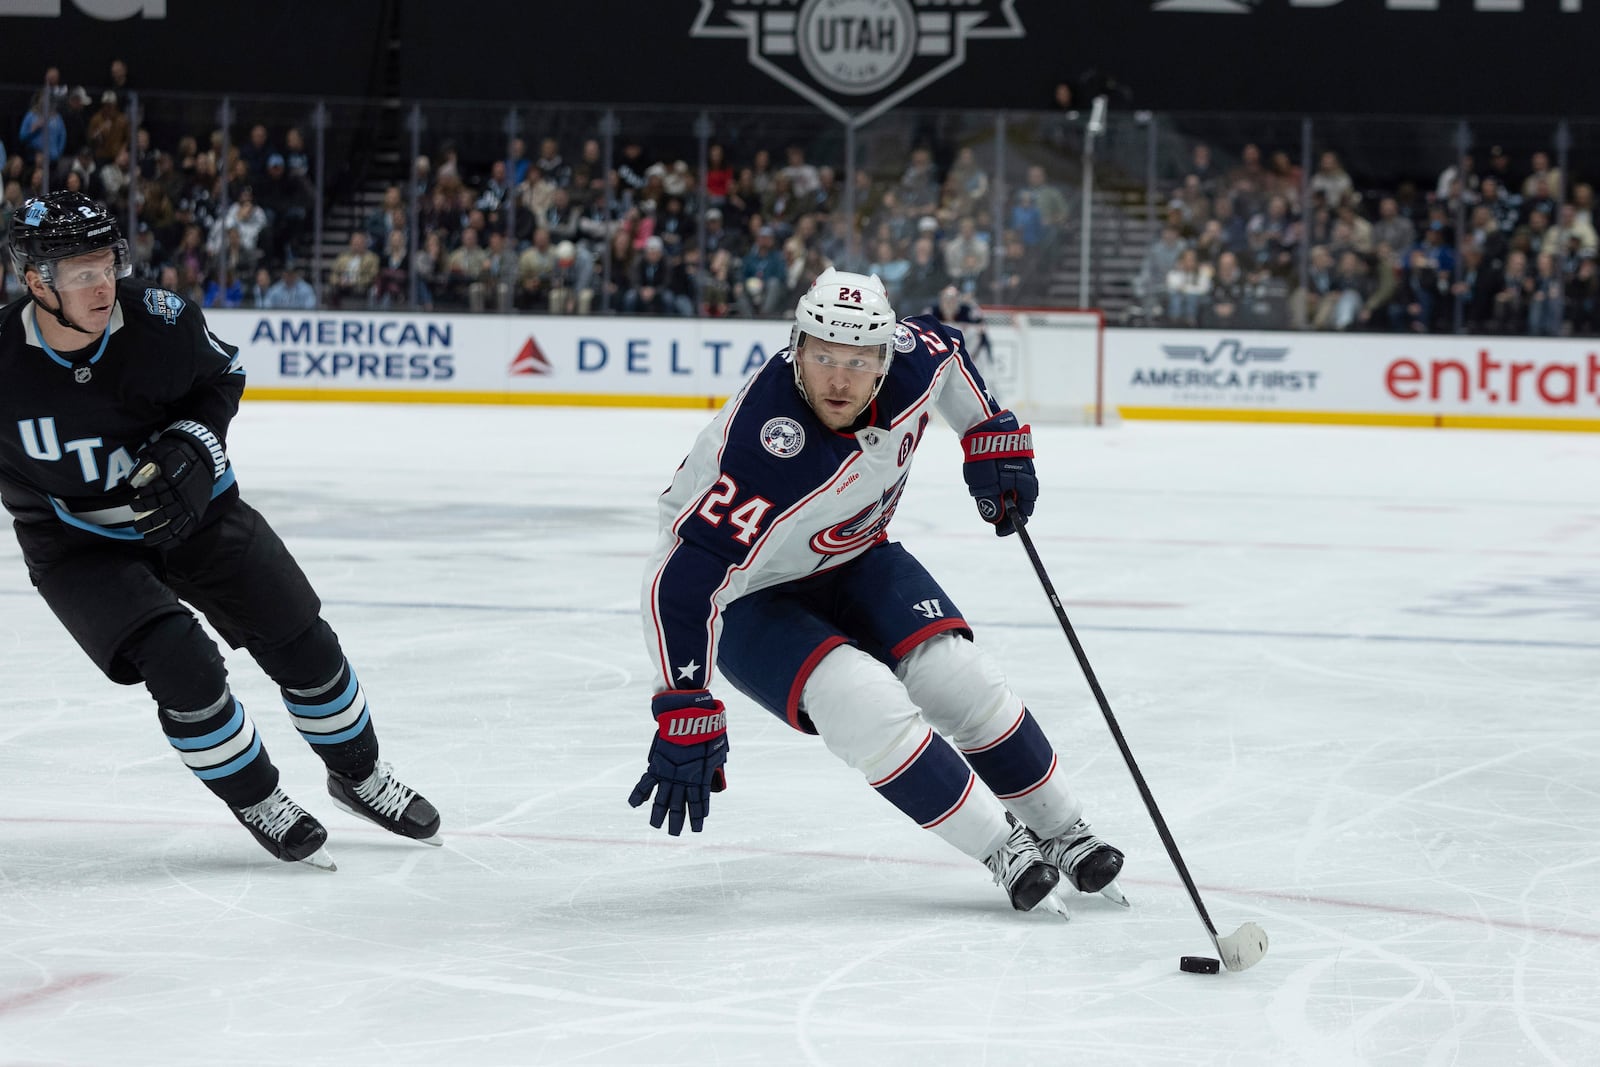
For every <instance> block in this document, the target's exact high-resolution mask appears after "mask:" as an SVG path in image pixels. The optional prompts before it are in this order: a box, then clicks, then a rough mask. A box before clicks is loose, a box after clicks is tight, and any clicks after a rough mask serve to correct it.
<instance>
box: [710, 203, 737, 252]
mask: <svg viewBox="0 0 1600 1067" xmlns="http://www.w3.org/2000/svg"><path fill="white" fill-rule="evenodd" d="M704 230H705V235H704V238H703V239H704V241H705V246H706V254H707V255H711V254H712V253H714V252H719V251H724V250H725V251H727V252H728V254H729V255H730V256H738V255H742V254H743V252H744V249H743V248H742V247H741V244H740V241H739V240H738V235H737V234H734V233H732V232H731V231H729V230H728V229H727V228H726V227H725V226H723V224H722V209H721V208H715V207H711V208H706V217H705V227H704Z"/></svg>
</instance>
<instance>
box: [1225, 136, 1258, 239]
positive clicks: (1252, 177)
mask: <svg viewBox="0 0 1600 1067" xmlns="http://www.w3.org/2000/svg"><path fill="white" fill-rule="evenodd" d="M1268 184H1269V175H1268V174H1267V168H1266V167H1265V166H1264V165H1263V164H1262V162H1261V148H1260V146H1259V145H1255V144H1247V145H1245V146H1244V148H1242V149H1241V150H1240V151H1239V165H1238V166H1236V167H1234V168H1233V169H1232V170H1230V171H1228V173H1227V175H1226V176H1225V177H1224V178H1223V183H1222V189H1221V190H1220V192H1219V195H1220V196H1226V197H1227V198H1228V200H1229V201H1230V202H1231V205H1232V207H1233V210H1234V214H1235V215H1237V216H1238V218H1239V219H1240V220H1241V221H1243V220H1246V219H1249V218H1251V217H1252V216H1254V215H1255V214H1256V212H1258V211H1260V210H1262V208H1264V207H1265V206H1266V203H1267V185H1268Z"/></svg>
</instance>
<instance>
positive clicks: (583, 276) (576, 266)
mask: <svg viewBox="0 0 1600 1067" xmlns="http://www.w3.org/2000/svg"><path fill="white" fill-rule="evenodd" d="M593 279H594V260H593V257H592V256H591V255H590V253H589V251H588V249H586V248H584V247H583V246H582V245H580V244H578V243H577V242H574V241H561V242H559V243H558V244H557V245H556V261H555V266H554V267H553V268H552V269H551V271H550V276H549V279H548V281H547V283H546V284H547V286H548V289H549V294H550V313H551V314H552V315H587V314H589V311H590V308H591V306H592V305H593V303H594V280H593Z"/></svg>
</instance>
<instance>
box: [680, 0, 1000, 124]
mask: <svg viewBox="0 0 1600 1067" xmlns="http://www.w3.org/2000/svg"><path fill="white" fill-rule="evenodd" d="M1015 5H1016V0H960V2H959V3H953V2H952V0H762V2H761V3H751V2H750V0H700V17H699V18H697V19H696V20H695V23H694V26H693V27H692V28H691V29H690V30H689V36H691V37H742V38H744V39H745V41H746V43H747V46H748V56H747V58H748V59H749V61H750V63H751V64H752V65H753V66H755V67H756V68H757V69H758V70H761V71H763V72H765V73H766V74H768V75H769V76H771V77H772V78H774V79H776V80H777V81H779V82H781V83H783V84H784V85H785V86H787V87H789V88H790V89H792V90H794V91H795V92H797V93H799V94H800V95H801V96H803V97H805V98H806V99H807V100H809V101H811V102H812V103H813V104H815V105H816V106H817V107H819V108H821V109H822V110H823V111H824V112H825V113H826V114H828V115H830V116H832V117H833V118H835V119H837V120H838V121H839V122H842V123H845V124H846V125H849V126H861V125H864V124H866V123H868V122H871V121H872V120H873V119H874V118H876V117H878V116H879V115H881V114H883V113H884V112H885V111H888V110H889V109H890V108H892V107H894V106H895V105H896V104H898V103H900V101H902V100H904V99H906V98H907V97H909V96H911V95H912V94H913V93H915V92H917V91H918V90H920V89H922V88H924V87H926V86H928V85H930V84H932V83H933V82H935V81H938V80H939V79H940V78H942V77H944V76H945V75H946V74H948V73H950V72H951V71H953V70H955V69H956V68H957V67H959V66H961V64H963V63H965V62H966V60H967V42H968V41H969V40H977V39H980V38H989V39H997V38H1016V37H1021V36H1023V29H1022V23H1021V22H1020V21H1019V20H1018V19H1017V14H1016V12H1015V11H1014V10H1013V8H1014V7H1015Z"/></svg>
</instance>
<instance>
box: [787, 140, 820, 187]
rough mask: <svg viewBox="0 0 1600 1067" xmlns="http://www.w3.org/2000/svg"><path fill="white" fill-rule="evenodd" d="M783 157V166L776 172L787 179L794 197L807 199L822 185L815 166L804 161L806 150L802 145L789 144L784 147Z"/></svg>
mask: <svg viewBox="0 0 1600 1067" xmlns="http://www.w3.org/2000/svg"><path fill="white" fill-rule="evenodd" d="M784 159H785V162H784V165H783V168H782V169H781V170H779V171H778V174H779V175H781V176H782V177H784V178H787V179H788V180H789V189H790V191H791V192H792V193H793V195H794V196H795V197H797V198H798V199H800V200H802V201H804V200H807V199H808V198H810V197H811V196H812V194H814V193H815V192H816V191H817V189H818V188H820V187H821V185H822V179H821V177H820V176H819V175H818V174H817V168H816V167H815V166H814V165H813V164H811V163H808V162H806V150H805V148H804V146H802V145H798V144H791V145H789V146H788V147H787V148H785V149H784Z"/></svg>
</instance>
